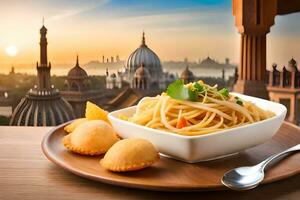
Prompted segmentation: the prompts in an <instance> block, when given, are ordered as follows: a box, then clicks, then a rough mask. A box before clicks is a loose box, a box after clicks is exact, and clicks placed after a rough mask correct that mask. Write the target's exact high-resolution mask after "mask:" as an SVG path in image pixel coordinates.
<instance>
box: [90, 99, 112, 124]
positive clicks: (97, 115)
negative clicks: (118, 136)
mask: <svg viewBox="0 0 300 200" xmlns="http://www.w3.org/2000/svg"><path fill="white" fill-rule="evenodd" d="M107 115H108V112H107V111H105V110H103V109H102V108H100V107H98V106H97V105H96V104H93V103H92V102H89V101H87V102H86V109H85V117H86V118H87V119H88V120H97V119H98V120H103V121H106V122H108V123H109V124H111V123H110V121H109V119H108V118H107Z"/></svg>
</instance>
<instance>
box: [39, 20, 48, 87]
mask: <svg viewBox="0 0 300 200" xmlns="http://www.w3.org/2000/svg"><path fill="white" fill-rule="evenodd" d="M40 35H41V37H40V63H37V66H36V67H37V79H38V80H37V87H38V90H49V89H50V88H51V76H50V70H51V63H50V62H49V64H48V58H47V45H48V42H47V37H46V35H47V29H46V27H45V26H44V25H43V26H42V28H41V29H40Z"/></svg>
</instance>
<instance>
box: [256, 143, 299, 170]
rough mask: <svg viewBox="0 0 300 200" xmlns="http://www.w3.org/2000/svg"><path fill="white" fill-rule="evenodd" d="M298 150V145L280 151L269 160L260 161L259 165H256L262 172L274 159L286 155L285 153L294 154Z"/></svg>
mask: <svg viewBox="0 0 300 200" xmlns="http://www.w3.org/2000/svg"><path fill="white" fill-rule="evenodd" d="M299 150H300V144H297V145H296V146H293V147H291V148H289V149H287V150H285V151H282V152H280V153H278V154H275V155H272V156H270V157H269V158H267V159H266V160H264V161H262V162H261V163H259V164H258V166H260V167H261V169H262V170H264V169H265V167H266V166H267V165H268V164H269V163H270V162H272V161H273V160H275V159H276V158H278V157H280V156H282V155H284V154H287V153H291V152H294V151H299Z"/></svg>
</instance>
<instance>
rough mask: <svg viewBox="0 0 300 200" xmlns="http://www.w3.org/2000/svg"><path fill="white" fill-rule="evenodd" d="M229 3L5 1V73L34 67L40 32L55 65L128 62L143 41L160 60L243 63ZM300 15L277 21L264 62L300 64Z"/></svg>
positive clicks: (1, 61) (1, 39)
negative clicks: (112, 59) (9, 69)
mask: <svg viewBox="0 0 300 200" xmlns="http://www.w3.org/2000/svg"><path fill="white" fill-rule="evenodd" d="M231 9H232V8H231V1H230V0H164V1H161V0H43V1H36V0H26V1H24V0H10V1H0V25H1V26H0V67H1V68H5V67H10V66H11V65H14V66H15V67H16V68H18V67H22V66H33V67H35V63H36V61H38V60H39V29H40V27H41V26H42V19H43V17H44V18H45V26H46V27H47V29H48V35H47V36H48V43H49V45H48V57H49V60H50V61H51V62H52V65H54V66H65V65H70V64H74V62H75V57H76V54H79V57H80V61H81V63H86V62H88V61H91V60H101V59H102V55H104V56H106V57H111V56H116V55H119V56H120V58H121V59H122V60H125V59H126V58H127V57H128V56H129V55H130V53H131V52H132V51H134V50H135V49H136V48H137V47H138V46H139V44H140V42H141V35H142V32H143V31H145V34H146V43H147V45H148V46H149V47H150V48H151V49H152V50H154V51H155V52H156V53H157V54H158V56H159V57H160V58H161V60H163V61H167V60H183V59H184V58H185V57H187V58H188V59H189V60H191V61H196V60H199V59H203V58H205V57H207V56H208V55H209V56H210V57H213V58H215V59H216V60H218V61H220V62H223V61H224V59H225V57H228V58H230V60H231V61H232V62H233V63H238V61H239V46H240V45H239V42H240V41H239V40H240V37H239V34H238V32H237V29H236V27H235V26H234V17H233V16H232V11H231ZM299 18H300V14H299V13H297V14H290V15H286V16H280V17H276V19H275V25H274V26H273V27H272V28H271V33H270V34H268V39H267V40H268V43H267V62H268V65H271V64H272V63H273V62H276V63H278V64H279V65H283V64H286V63H287V62H288V60H289V59H290V58H291V57H294V58H295V59H296V60H298V61H299V62H300V20H299Z"/></svg>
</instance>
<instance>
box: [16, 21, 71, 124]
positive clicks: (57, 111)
mask: <svg viewBox="0 0 300 200" xmlns="http://www.w3.org/2000/svg"><path fill="white" fill-rule="evenodd" d="M40 34H41V38H40V63H37V66H36V67H37V86H36V87H34V88H33V89H30V91H29V92H28V93H27V95H26V96H25V97H24V98H23V99H22V100H21V101H20V103H19V104H18V105H17V107H16V108H15V109H14V111H13V114H12V117H11V120H10V125H12V126H56V125H59V124H62V123H64V122H67V121H69V120H71V119H74V117H75V116H74V113H73V109H72V107H71V105H70V104H69V103H68V102H67V101H66V100H65V99H63V98H62V97H61V96H60V93H59V91H58V89H54V86H53V85H51V77H50V70H51V63H50V62H49V63H48V60H47V44H48V43H47V37H46V34H47V29H46V27H45V26H44V25H43V27H42V28H41V29H40Z"/></svg>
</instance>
